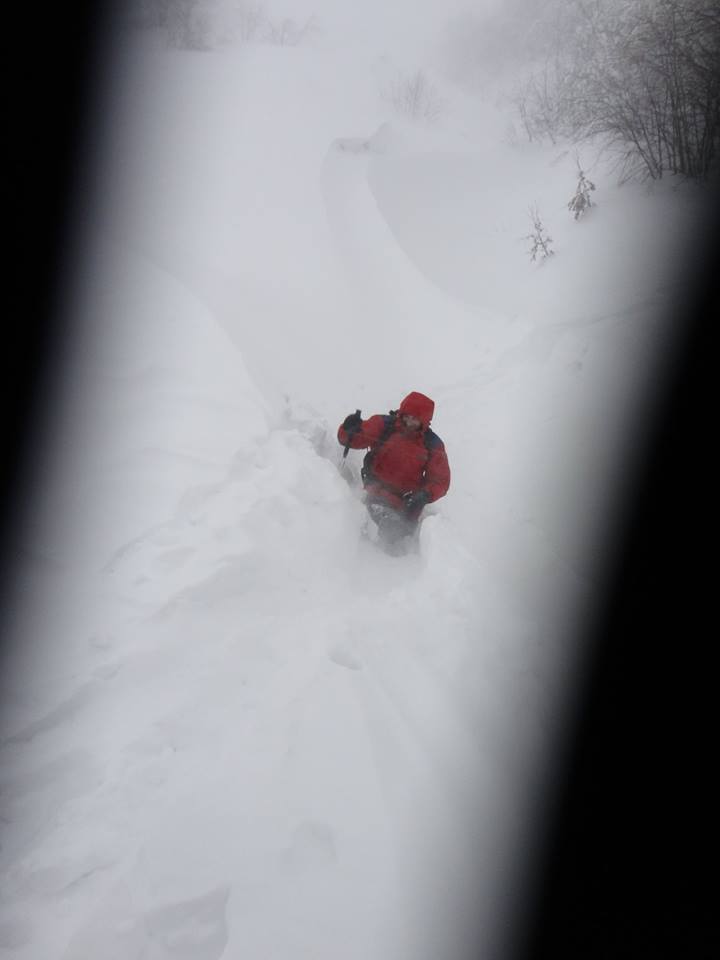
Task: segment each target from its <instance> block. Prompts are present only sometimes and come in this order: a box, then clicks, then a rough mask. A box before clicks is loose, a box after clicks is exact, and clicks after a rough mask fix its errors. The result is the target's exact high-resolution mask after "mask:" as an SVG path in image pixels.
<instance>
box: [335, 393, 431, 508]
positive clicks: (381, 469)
mask: <svg viewBox="0 0 720 960" xmlns="http://www.w3.org/2000/svg"><path fill="white" fill-rule="evenodd" d="M434 410H435V404H434V403H433V401H432V400H431V399H430V398H429V397H426V396H425V395H424V394H422V393H414V392H413V393H409V394H408V395H407V397H405V399H404V400H403V402H402V403H401V404H400V409H399V410H398V411H397V413H396V415H395V420H394V422H392V423H391V424H390V425H388V420H387V417H386V416H382V415H375V416H373V417H370V419H369V420H362V421H361V422H360V429H359V430H358V431H357V432H356V433H351V435H350V437H348V435H347V433H346V431H345V430H344V428H343V427H342V425H341V426H340V428H339V429H338V435H337V436H338V442H339V443H340V444H341V445H342V446H343V447H344V446H348V445H349V446H350V447H351V448H352V449H353V450H363V449H365V448H367V447H369V448H370V450H371V451H372V454H373V459H372V468H371V472H370V475H369V476H367V477H366V478H365V480H364V483H365V489H366V490H367V492H368V494H370V496H377V497H382V499H383V500H386V501H387V502H388V503H389V504H390V505H391V506H393V507H400V506H402V495H403V494H404V493H407V492H409V491H413V492H414V491H417V490H425V491H426V492H427V493H428V494H429V496H430V500H431V501H433V500H439V499H440V497H444V496H445V494H446V493H447V492H448V488H449V486H450V465H449V464H448V459H447V454H446V453H445V445H444V443H443V442H442V440H441V439H440V437H438V436H437V434H435V433H433V431H432V430H430V421H431V420H432V415H433V412H434ZM404 414H409V415H410V416H413V417H417V418H418V419H419V420H420V422H421V424H422V426H421V427H420V429H419V430H414V431H409V430H408V429H407V428H406V427H405V424H404V423H403V421H402V419H401V418H402V416H403V415H404ZM386 430H389V431H390V432H389V433H388V434H387V435H386ZM383 435H386V439H385V441H384V442H383V440H382V437H383Z"/></svg>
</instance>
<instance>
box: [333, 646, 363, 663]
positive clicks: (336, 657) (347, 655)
mask: <svg viewBox="0 0 720 960" xmlns="http://www.w3.org/2000/svg"><path fill="white" fill-rule="evenodd" d="M328 659H330V660H332V662H333V663H336V664H337V665H338V666H339V667H346V668H347V669H348V670H362V663H361V662H360V661H359V660H358V658H357V657H356V656H355V655H354V654H353V653H352V652H351V651H350V650H348V648H347V647H345V646H343V645H342V644H339V643H337V644H335V646H334V647H332V648H331V649H330V650H329V651H328Z"/></svg>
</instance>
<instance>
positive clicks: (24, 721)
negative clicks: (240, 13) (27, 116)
mask: <svg viewBox="0 0 720 960" xmlns="http://www.w3.org/2000/svg"><path fill="white" fill-rule="evenodd" d="M358 51H359V52H358ZM127 55H128V58H129V59H128V60H127V68H126V72H125V73H124V74H123V78H124V79H123V82H120V81H118V83H117V85H116V96H117V100H116V102H114V103H113V104H112V109H109V110H108V117H109V118H110V119H109V120H108V130H107V133H106V136H107V139H106V156H107V160H106V166H105V172H104V176H103V177H102V178H101V187H102V189H101V194H100V196H99V197H98V199H97V206H98V217H97V222H96V223H95V225H94V227H93V228H92V230H91V231H89V233H88V235H87V237H86V244H85V253H84V256H83V259H82V263H81V264H80V265H79V269H78V278H77V282H76V285H75V293H74V294H73V296H72V297H70V299H69V302H68V311H69V313H70V314H72V316H73V318H74V322H75V323H77V330H78V332H79V337H78V341H77V342H78V344H81V348H80V347H79V348H78V354H77V357H76V359H75V360H74V361H73V363H72V365H71V366H69V367H68V370H67V376H66V388H65V389H64V391H63V395H62V397H61V398H60V402H59V407H58V415H57V420H56V425H55V429H54V431H53V435H54V440H55V442H54V445H53V448H52V451H51V453H49V455H48V461H47V470H46V475H47V479H46V482H45V483H44V484H41V485H40V486H39V489H38V496H37V512H36V515H35V518H34V522H33V523H32V525H31V527H30V529H28V530H27V531H26V537H25V550H24V553H23V556H22V558H19V561H18V576H17V579H16V584H15V619H14V632H15V640H16V643H15V645H14V648H13V649H14V651H15V656H14V662H13V663H11V664H10V665H9V667H10V669H8V670H7V671H6V673H5V678H4V687H5V689H4V691H3V693H4V696H3V703H6V704H7V706H6V708H5V710H4V713H3V717H2V720H3V724H2V726H3V731H2V733H3V738H4V739H3V741H2V747H1V751H2V753H1V759H2V772H1V774H0V777H1V781H0V783H1V788H2V789H1V793H0V800H1V801H2V818H3V838H2V839H3V846H2V851H1V852H0V858H1V862H2V879H1V881H0V898H1V899H2V902H3V914H2V919H1V920H0V944H1V945H2V946H3V948H4V949H5V950H6V951H8V955H9V956H12V957H15V958H17V960H46V958H48V957H58V958H63V960H90V958H95V957H100V956H102V957H103V958H111V960H112V958H117V960H120V958H122V960H141V958H142V960H161V958H162V960H168V958H180V957H192V958H193V960H219V958H220V957H238V956H243V957H249V958H253V960H255V958H258V960H259V958H261V957H267V958H273V960H275V958H277V960H280V958H285V957H288V956H291V955H292V956H293V957H307V958H310V957H313V958H321V957H322V958H337V957H343V958H348V960H350V958H358V960H361V958H362V960H366V958H368V957H373V958H377V960H380V958H384V957H388V958H391V957H392V958H394V960H395V958H402V957H411V956H412V957H419V956H428V957H438V956H451V955H453V954H452V950H453V948H454V946H456V941H455V938H462V937H463V935H464V932H465V928H464V925H463V923H462V921H463V920H464V919H467V917H468V915H472V917H473V918H474V920H476V921H477V923H478V925H479V932H478V936H483V937H485V938H486V940H485V942H486V943H487V944H488V945H489V944H491V943H492V942H493V938H494V937H495V936H496V935H497V936H499V935H500V934H499V933H498V932H497V925H498V924H499V923H500V921H501V920H502V917H503V910H509V909H511V901H509V900H508V899H507V890H508V887H507V886H504V884H509V883H510V881H511V880H512V878H513V877H514V876H516V875H517V873H518V871H521V869H522V865H523V859H522V856H521V851H522V849H523V847H524V845H525V841H526V840H527V835H528V833H527V832H528V831H529V829H530V826H531V820H532V814H533V813H534V811H535V810H536V809H537V804H538V802H539V799H540V786H541V783H542V775H543V772H544V771H546V769H547V768H546V766H545V764H547V763H549V761H550V757H551V755H552V745H553V735H554V733H555V732H556V730H557V728H558V725H559V724H560V723H561V721H562V704H563V698H564V697H565V696H567V695H568V694H569V692H570V691H571V689H572V678H573V670H574V667H575V666H576V664H577V662H578V659H579V657H580V656H581V653H582V651H575V650H572V649H569V648H568V640H569V639H571V638H572V631H571V628H572V625H573V623H574V617H575V616H576V615H577V614H578V612H579V611H580V610H581V609H582V605H583V603H584V602H586V601H587V600H589V599H591V598H592V588H593V577H594V574H595V563H596V560H597V557H598V555H599V553H600V552H601V549H602V537H601V534H602V531H603V529H604V527H605V526H607V524H608V523H609V522H610V518H611V505H612V493H613V491H614V487H615V483H616V480H617V476H618V470H619V465H620V464H621V462H622V460H623V457H624V456H625V455H626V453H627V449H626V447H627V444H628V443H629V442H631V441H632V438H633V431H632V429H631V428H632V426H633V424H640V425H641V423H642V420H641V412H642V406H641V404H639V398H641V397H642V394H643V388H645V387H647V385H648V383H649V382H651V380H652V377H653V371H654V357H655V355H656V352H657V350H658V348H659V347H660V346H661V344H662V342H663V337H664V331H663V330H661V329H660V328H659V327H658V323H657V320H656V317H655V315H654V312H655V307H656V305H657V304H658V303H659V302H660V301H661V299H662V298H663V297H665V296H667V295H668V293H669V292H670V291H671V289H672V284H673V274H672V269H671V266H672V265H671V263H670V262H669V260H668V256H669V252H670V245H669V243H667V242H666V239H665V238H666V237H667V236H668V235H669V234H670V233H672V232H675V233H677V231H680V230H682V229H683V228H684V227H683V224H685V223H688V222H689V220H687V219H686V217H687V216H688V214H687V211H688V210H690V206H689V201H688V200H687V199H686V198H685V197H684V196H683V195H682V194H680V193H672V192H667V193H665V194H660V195H655V196H651V195H647V194H646V193H644V192H642V191H639V190H637V189H634V188H625V189H624V190H622V191H621V190H618V188H616V187H615V186H614V185H613V183H612V181H611V179H610V178H609V177H608V176H607V175H606V174H604V173H603V171H602V170H601V169H599V170H598V172H597V173H594V174H593V175H594V176H595V178H596V180H597V183H598V190H597V208H596V209H594V210H593V211H591V214H590V215H589V216H588V217H587V219H586V220H584V221H581V222H580V223H575V222H574V221H572V219H571V218H570V216H569V214H568V212H567V210H566V209H565V204H566V202H567V198H568V195H569V193H571V192H572V189H573V185H574V183H573V171H574V158H573V157H572V155H571V154H570V153H568V152H564V151H561V150H560V149H558V150H553V151H541V150H537V149H535V148H533V149H532V150H531V149H530V148H529V147H528V148H525V147H523V146H522V145H520V144H518V143H507V142H505V141H504V140H503V136H502V133H501V131H502V130H504V129H505V128H506V125H507V121H506V118H503V117H502V116H501V115H500V116H498V115H496V114H495V112H494V111H491V110H489V108H488V107H487V105H485V106H483V108H482V110H483V111H484V112H483V113H482V114H480V115H476V114H474V113H473V114H471V113H470V112H469V111H470V108H471V105H469V104H468V102H467V99H466V98H465V97H463V96H461V95H460V94H457V98H456V100H455V101H454V103H453V104H452V105H451V106H452V107H453V108H454V111H455V112H454V113H453V112H452V109H451V110H450V112H449V114H448V116H447V117H446V118H445V121H444V123H443V125H441V126H440V127H438V128H437V129H434V130H428V129H417V128H413V127H411V126H408V125H407V124H403V123H401V122H400V121H398V120H397V119H396V118H394V117H393V115H392V112H391V110H390V107H389V105H388V103H387V101H386V100H384V99H383V98H382V96H381V95H380V92H381V91H380V86H381V80H382V78H383V77H384V76H385V75H387V74H388V73H391V72H392V71H391V67H392V64H391V63H388V61H387V60H378V59H377V58H376V56H375V54H374V53H373V52H371V51H369V50H365V49H364V48H362V46H360V47H359V48H358V50H354V51H352V50H350V49H342V48H336V47H335V46H333V44H332V42H331V38H328V37H327V36H326V37H325V39H324V40H323V41H322V42H319V43H318V44H316V45H315V46H312V47H308V48H303V47H298V48H273V47H264V48H245V49H242V50H240V51H238V50H230V49H228V50H224V51H220V52H215V53H204V54H198V53H187V52H184V53H183V52H179V51H168V50H164V49H160V48H157V47H156V46H154V45H153V44H152V43H150V44H146V43H145V42H144V41H143V42H137V43H135V42H133V43H132V44H131V45H130V48H129V50H128V54H127ZM479 109H480V108H479V107H478V110H479ZM533 202H535V203H537V204H538V205H539V206H540V209H541V210H542V212H543V213H544V214H546V216H547V219H548V226H549V228H550V232H551V234H552V235H553V237H554V238H555V241H556V249H557V254H556V256H555V257H553V258H552V259H551V260H549V261H548V262H546V263H545V264H543V265H542V266H540V267H538V266H537V265H533V264H531V263H530V262H529V260H528V258H527V255H526V254H525V241H524V240H523V235H524V233H525V232H527V229H528V224H527V222H526V210H527V206H528V205H529V204H530V203H533ZM659 217H661V218H662V222H663V224H664V225H665V231H664V232H663V231H660V230H658V218H659ZM413 389H416V390H422V391H423V392H425V393H428V394H429V395H431V396H432V397H433V398H434V399H435V401H436V417H435V420H434V424H433V426H434V428H435V429H436V430H437V432H438V433H439V434H440V435H441V436H442V437H443V439H444V441H445V443H446V446H447V450H448V454H449V457H450V463H451V467H452V471H453V481H452V486H451V489H450V493H449V495H448V497H447V498H446V499H445V500H443V501H441V502H440V503H438V504H435V505H433V506H432V507H431V508H430V509H429V510H428V516H427V518H426V520H425V521H424V524H423V527H422V531H421V537H420V545H419V551H418V552H417V553H411V554H408V555H407V556H404V557H398V558H391V557H388V556H386V555H384V554H383V553H381V552H380V551H379V550H377V549H376V547H375V546H374V545H373V544H372V543H371V542H369V541H368V540H366V539H364V538H363V537H362V535H361V531H362V528H363V524H364V523H365V511H364V508H363V506H362V503H361V499H360V493H359V488H358V483H357V479H358V465H359V457H358V455H357V454H351V455H350V457H349V458H348V460H347V461H346V462H345V463H342V462H341V459H340V453H341V451H340V449H339V447H338V446H337V444H336V441H335V430H336V427H337V423H338V422H339V421H340V420H341V419H342V418H343V417H344V416H345V414H346V413H348V412H350V411H352V410H354V409H355V408H356V407H361V408H362V409H363V411H364V412H365V414H366V415H367V414H370V413H371V412H384V411H386V410H387V409H388V408H390V407H394V406H396V405H397V403H398V402H399V400H400V399H401V398H402V396H403V395H404V394H405V393H407V392H408V391H410V390H413ZM498 903H504V904H505V906H504V907H501V906H498Z"/></svg>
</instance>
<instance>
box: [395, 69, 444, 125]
mask: <svg viewBox="0 0 720 960" xmlns="http://www.w3.org/2000/svg"><path fill="white" fill-rule="evenodd" d="M384 97H385V99H386V100H388V101H389V102H390V103H391V104H392V105H393V107H394V108H395V110H397V112H398V113H399V114H401V115H402V116H404V117H407V119H409V120H414V121H420V122H425V123H433V122H435V121H436V120H438V119H439V118H440V117H441V116H442V115H443V113H444V112H445V109H446V104H445V101H444V100H443V99H442V97H441V96H440V94H439V93H438V90H437V88H436V87H435V85H434V84H433V83H432V82H431V81H430V80H429V79H428V77H427V76H426V74H425V73H424V71H422V70H416V71H415V73H413V74H404V73H401V74H398V76H397V77H396V78H395V79H394V80H393V81H392V83H391V84H390V85H389V87H388V88H387V90H386V91H385V93H384Z"/></svg>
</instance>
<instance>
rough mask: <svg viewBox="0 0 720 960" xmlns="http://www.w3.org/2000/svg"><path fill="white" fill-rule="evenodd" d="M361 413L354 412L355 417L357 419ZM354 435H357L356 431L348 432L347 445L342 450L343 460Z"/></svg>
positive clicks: (358, 411)
mask: <svg viewBox="0 0 720 960" xmlns="http://www.w3.org/2000/svg"><path fill="white" fill-rule="evenodd" d="M361 412H362V411H361V410H356V411H355V416H356V417H359V416H360V414H361ZM356 433H357V430H351V431H349V432H348V438H347V443H346V444H345V449H344V450H343V460H344V459H345V457H346V456H347V455H348V450H349V449H350V443H351V442H352V438H353V437H354V436H355V434H356Z"/></svg>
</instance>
